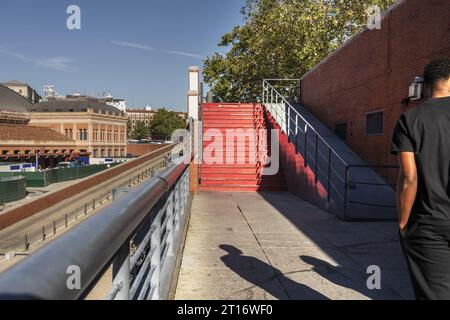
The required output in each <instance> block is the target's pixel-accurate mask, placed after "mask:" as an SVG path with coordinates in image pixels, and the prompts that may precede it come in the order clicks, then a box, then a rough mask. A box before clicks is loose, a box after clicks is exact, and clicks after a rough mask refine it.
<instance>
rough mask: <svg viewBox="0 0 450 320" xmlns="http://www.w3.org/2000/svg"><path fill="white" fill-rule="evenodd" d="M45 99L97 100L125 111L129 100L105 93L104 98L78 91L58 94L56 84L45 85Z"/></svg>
mask: <svg viewBox="0 0 450 320" xmlns="http://www.w3.org/2000/svg"><path fill="white" fill-rule="evenodd" d="M44 94H45V100H47V101H53V100H80V101H97V102H99V103H103V104H107V105H109V106H112V107H114V108H117V109H118V110H119V111H121V112H125V111H126V109H127V102H126V100H124V99H115V98H113V97H112V96H111V94H108V95H106V96H105V95H104V96H103V97H102V98H96V97H92V96H88V95H84V94H80V93H78V92H76V93H73V94H68V95H66V96H61V95H58V94H57V93H56V92H55V86H53V85H49V86H45V87H44Z"/></svg>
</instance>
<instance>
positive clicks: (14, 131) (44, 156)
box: [0, 85, 88, 168]
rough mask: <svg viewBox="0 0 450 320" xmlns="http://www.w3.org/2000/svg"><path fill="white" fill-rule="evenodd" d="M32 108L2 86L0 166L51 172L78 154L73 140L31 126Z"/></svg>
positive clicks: (31, 105)
mask: <svg viewBox="0 0 450 320" xmlns="http://www.w3.org/2000/svg"><path fill="white" fill-rule="evenodd" d="M31 108H33V104H31V102H30V101H28V99H25V98H24V97H23V96H21V95H20V94H18V93H16V92H14V91H13V90H11V89H9V88H7V87H5V86H2V85H0V162H3V163H14V162H20V163H31V164H35V163H36V162H38V164H39V166H40V167H41V168H48V167H55V166H56V165H57V164H58V163H59V162H61V161H64V160H65V159H66V158H67V157H70V156H71V155H73V154H74V153H75V152H78V151H79V150H77V147H76V143H75V141H74V140H72V139H69V138H68V137H66V136H64V135H62V134H60V133H59V132H55V131H53V130H51V129H49V128H43V127H37V126H32V125H29V121H30V114H29V110H30V109H31ZM78 155H80V156H88V154H86V153H84V154H83V153H79V152H78ZM36 157H38V159H36Z"/></svg>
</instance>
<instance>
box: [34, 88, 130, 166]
mask: <svg viewBox="0 0 450 320" xmlns="http://www.w3.org/2000/svg"><path fill="white" fill-rule="evenodd" d="M30 123H31V124H33V125H34V126H40V127H47V128H51V129H53V130H54V131H56V132H59V133H61V134H63V135H64V136H66V137H67V138H69V139H73V140H75V142H76V145H77V148H78V149H79V150H80V152H84V153H90V154H91V156H92V157H93V158H103V157H125V156H126V155H127V117H126V115H125V113H123V112H121V111H119V110H118V109H117V108H115V107H112V106H109V105H106V104H105V103H100V102H99V101H98V100H97V99H88V98H86V99H84V98H81V95H73V96H72V97H70V96H67V97H66V99H64V100H50V101H45V102H41V103H38V104H36V105H33V107H32V108H31V112H30Z"/></svg>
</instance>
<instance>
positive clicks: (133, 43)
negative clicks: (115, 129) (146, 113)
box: [0, 0, 244, 110]
mask: <svg viewBox="0 0 450 320" xmlns="http://www.w3.org/2000/svg"><path fill="white" fill-rule="evenodd" d="M243 3H244V0H82V1H76V0H72V1H66V0H24V1H22V2H21V3H20V5H18V3H17V1H15V0H1V2H0V82H4V81H8V80H20V81H23V82H26V83H28V84H30V85H31V86H32V87H34V88H35V89H36V90H38V92H39V93H41V94H42V93H43V92H42V91H43V86H44V85H46V84H53V85H55V86H56V90H57V92H58V93H60V94H68V93H73V92H80V93H86V94H89V95H91V94H92V92H93V93H94V95H95V96H97V95H98V94H100V95H102V94H103V92H111V94H112V95H113V96H114V97H117V98H125V99H126V100H127V102H128V105H129V106H145V105H152V106H156V107H160V106H165V107H170V108H173V109H174V110H185V109H186V94H187V70H188V67H189V66H190V65H198V66H201V65H202V57H205V56H209V55H212V54H213V53H214V52H215V51H218V50H220V49H219V48H218V47H217V44H218V43H219V41H220V36H221V35H222V34H224V33H225V32H228V31H231V29H232V28H233V27H234V26H235V25H238V24H241V23H242V18H241V15H240V8H241V7H242V5H243ZM72 4H75V5H78V6H80V8H81V30H68V29H67V27H66V20H67V18H68V16H69V15H68V14H67V13H66V9H67V7H68V6H69V5H72Z"/></svg>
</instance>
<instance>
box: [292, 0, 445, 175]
mask: <svg viewBox="0 0 450 320" xmlns="http://www.w3.org/2000/svg"><path fill="white" fill-rule="evenodd" d="M443 55H447V56H450V1H449V0H426V1H425V0H405V1H399V2H398V3H397V5H394V6H393V7H391V8H390V10H389V12H388V13H387V14H386V15H385V16H384V18H383V20H382V24H381V29H380V30H365V31H363V32H361V33H360V34H358V35H356V36H355V37H354V38H353V39H351V40H350V41H349V42H348V43H347V44H345V45H344V46H342V47H341V48H340V49H338V50H337V51H336V52H335V53H334V54H332V55H331V56H330V57H328V58H327V59H326V60H324V61H323V62H322V63H320V64H319V65H318V66H316V67H315V69H313V70H311V71H310V72H309V73H307V74H306V75H305V76H304V77H303V78H302V90H301V99H302V103H303V104H304V105H305V106H306V107H307V108H308V109H309V110H310V111H311V112H312V113H313V114H314V115H315V116H316V117H317V118H319V119H320V120H321V121H322V122H324V123H325V124H326V125H327V126H328V127H329V128H330V129H333V130H334V128H335V125H336V124H341V123H347V143H348V144H349V146H350V147H351V148H352V149H353V150H354V151H355V152H356V153H358V154H359V155H360V156H361V157H362V158H363V159H364V160H365V161H366V162H368V163H369V164H372V165H386V164H396V158H395V157H393V156H391V155H390V154H389V145H390V140H391V137H392V132H393V127H394V126H395V123H396V121H397V119H398V118H399V116H400V115H401V113H402V112H404V111H406V110H407V109H408V108H412V107H414V106H415V105H417V103H411V104H410V105H409V106H408V107H407V108H405V107H402V105H401V101H402V99H404V98H406V97H407V95H408V87H409V84H410V83H411V82H412V80H413V79H414V77H415V76H418V75H422V73H423V69H424V67H425V65H426V64H427V62H428V61H429V60H430V59H432V58H435V57H439V56H443ZM378 110H383V111H384V134H383V135H378V136H368V135H366V113H369V112H373V111H378ZM385 177H386V175H385ZM388 178H389V180H391V179H392V170H391V173H390V174H389V177H388Z"/></svg>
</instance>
